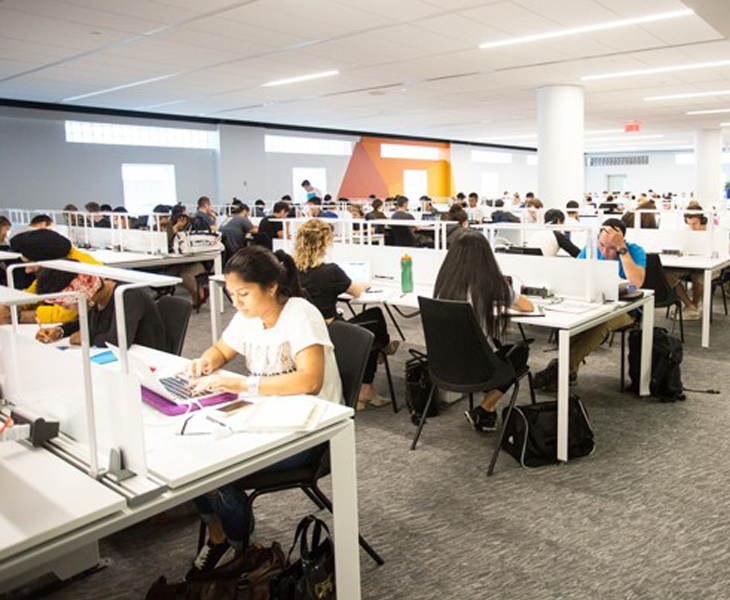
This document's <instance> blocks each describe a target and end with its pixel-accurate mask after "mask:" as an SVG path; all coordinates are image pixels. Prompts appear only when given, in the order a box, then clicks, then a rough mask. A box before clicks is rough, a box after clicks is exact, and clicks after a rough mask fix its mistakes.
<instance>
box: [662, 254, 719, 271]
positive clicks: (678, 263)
mask: <svg viewBox="0 0 730 600" xmlns="http://www.w3.org/2000/svg"><path fill="white" fill-rule="evenodd" d="M660 260H661V261H662V266H663V267H669V268H674V269H701V270H703V271H704V270H707V269H713V270H714V269H721V268H722V267H724V266H727V265H730V256H721V257H718V258H711V257H709V256H669V255H666V254H661V255H660Z"/></svg>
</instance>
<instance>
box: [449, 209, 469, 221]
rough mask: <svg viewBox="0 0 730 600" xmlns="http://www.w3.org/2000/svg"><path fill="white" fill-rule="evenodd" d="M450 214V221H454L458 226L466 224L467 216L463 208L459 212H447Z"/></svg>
mask: <svg viewBox="0 0 730 600" xmlns="http://www.w3.org/2000/svg"><path fill="white" fill-rule="evenodd" d="M449 212H450V213H451V214H450V217H451V218H450V220H451V221H456V222H457V223H459V224H462V223H468V222H469V215H468V214H466V211H465V210H464V209H463V208H460V209H459V210H454V211H449Z"/></svg>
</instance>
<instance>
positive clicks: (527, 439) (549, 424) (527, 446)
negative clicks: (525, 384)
mask: <svg viewBox="0 0 730 600" xmlns="http://www.w3.org/2000/svg"><path fill="white" fill-rule="evenodd" d="M508 410H509V407H506V408H505V409H504V410H503V411H502V421H503V423H504V428H505V433H504V439H503V440H502V449H503V450H505V451H506V452H507V453H508V454H511V455H512V456H513V457H514V458H515V459H516V460H517V462H519V463H520V464H521V465H522V466H523V467H541V466H543V465H549V464H553V463H556V462H558V403H557V401H552V402H537V403H536V404H525V405H523V406H515V407H514V408H513V409H512V414H511V415H510V418H509V422H507V421H505V419H506V418H507V411H508ZM595 446H596V445H595V441H594V439H593V428H592V427H591V422H590V421H589V420H588V413H587V412H586V409H585V407H584V406H583V403H582V402H581V401H580V400H579V399H578V398H577V397H576V396H571V397H570V402H569V405H568V458H569V459H570V460H572V459H574V458H580V457H581V456H588V455H589V454H591V453H592V452H593V450H594V449H595Z"/></svg>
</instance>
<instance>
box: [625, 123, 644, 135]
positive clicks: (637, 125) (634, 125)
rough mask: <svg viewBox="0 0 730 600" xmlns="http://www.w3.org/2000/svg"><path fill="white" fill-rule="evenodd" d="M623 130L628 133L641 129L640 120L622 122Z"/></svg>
mask: <svg viewBox="0 0 730 600" xmlns="http://www.w3.org/2000/svg"><path fill="white" fill-rule="evenodd" d="M624 131H625V132H626V133H629V132H631V131H641V121H629V122H628V123H624Z"/></svg>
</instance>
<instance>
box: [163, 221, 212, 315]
mask: <svg viewBox="0 0 730 600" xmlns="http://www.w3.org/2000/svg"><path fill="white" fill-rule="evenodd" d="M190 221H191V219H190V215H188V214H187V213H177V214H176V215H175V216H174V217H172V219H170V224H169V226H168V230H167V249H168V251H169V252H170V253H171V254H185V253H186V252H187V251H188V249H187V248H186V247H185V241H186V240H185V236H186V234H187V233H188V232H190ZM205 272H206V269H205V266H204V265H203V263H202V262H193V263H182V264H179V265H170V266H169V267H167V269H166V270H165V273H167V275H172V276H173V277H180V278H181V279H182V287H183V288H185V289H186V290H187V292H188V293H189V294H190V301H191V302H192V304H193V308H194V309H195V310H198V309H199V308H200V307H201V306H203V304H205V303H206V302H207V301H208V297H209V296H210V288H209V286H207V285H201V286H199V285H198V282H197V278H198V277H199V276H200V275H203V274H204V273H205Z"/></svg>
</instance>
